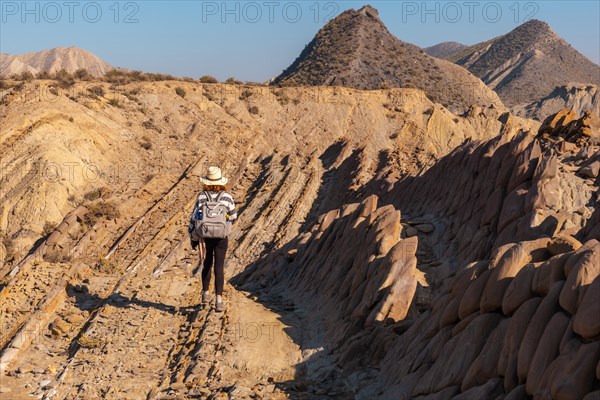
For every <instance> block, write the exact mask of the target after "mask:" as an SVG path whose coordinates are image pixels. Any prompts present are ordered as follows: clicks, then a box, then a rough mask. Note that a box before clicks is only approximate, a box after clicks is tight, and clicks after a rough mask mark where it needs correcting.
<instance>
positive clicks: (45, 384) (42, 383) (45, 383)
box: [40, 379, 52, 388]
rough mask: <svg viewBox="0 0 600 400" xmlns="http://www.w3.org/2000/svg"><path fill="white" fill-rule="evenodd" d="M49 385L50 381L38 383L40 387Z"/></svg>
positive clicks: (45, 380)
mask: <svg viewBox="0 0 600 400" xmlns="http://www.w3.org/2000/svg"><path fill="white" fill-rule="evenodd" d="M50 383H52V381H51V380H50V379H44V380H43V381H41V382H40V387H42V388H43V387H46V386H48V385H49V384H50Z"/></svg>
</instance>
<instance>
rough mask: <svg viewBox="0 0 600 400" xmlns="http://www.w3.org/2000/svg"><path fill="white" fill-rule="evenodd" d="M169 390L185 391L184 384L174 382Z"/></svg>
mask: <svg viewBox="0 0 600 400" xmlns="http://www.w3.org/2000/svg"><path fill="white" fill-rule="evenodd" d="M171 389H173V390H176V391H178V392H181V391H182V390H185V384H184V383H183V382H175V383H173V384H171Z"/></svg>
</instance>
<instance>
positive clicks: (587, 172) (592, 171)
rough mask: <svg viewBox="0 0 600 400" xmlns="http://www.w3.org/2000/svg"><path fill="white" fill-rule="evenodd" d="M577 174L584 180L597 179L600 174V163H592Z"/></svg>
mask: <svg viewBox="0 0 600 400" xmlns="http://www.w3.org/2000/svg"><path fill="white" fill-rule="evenodd" d="M579 173H580V174H581V175H583V176H585V177H586V178H597V177H598V175H599V174H600V161H594V162H593V163H591V164H590V165H588V166H587V167H583V168H581V169H580V170H579Z"/></svg>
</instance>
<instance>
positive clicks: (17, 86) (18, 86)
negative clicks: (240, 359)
mask: <svg viewBox="0 0 600 400" xmlns="http://www.w3.org/2000/svg"><path fill="white" fill-rule="evenodd" d="M23 89H25V82H21V83H19V84H16V85H15V86H13V90H14V91H15V92H20V91H21V90H23Z"/></svg>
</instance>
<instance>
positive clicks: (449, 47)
mask: <svg viewBox="0 0 600 400" xmlns="http://www.w3.org/2000/svg"><path fill="white" fill-rule="evenodd" d="M467 47H469V46H467V45H466V44H462V43H458V42H442V43H438V44H436V45H434V46H430V47H426V48H424V49H423V51H424V52H425V53H427V54H429V55H430V56H432V57H437V58H446V57H449V56H451V55H453V54H456V53H457V52H459V51H461V50H464V49H466V48H467Z"/></svg>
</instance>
